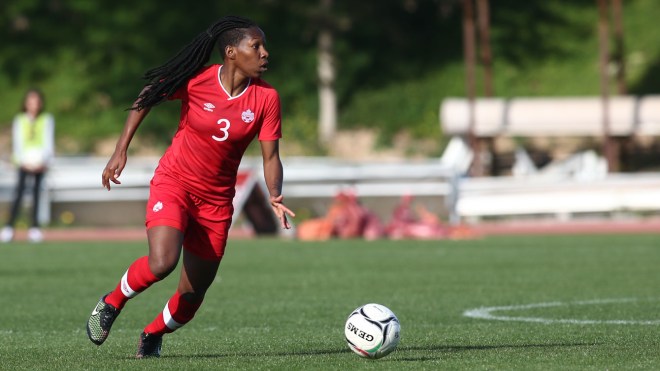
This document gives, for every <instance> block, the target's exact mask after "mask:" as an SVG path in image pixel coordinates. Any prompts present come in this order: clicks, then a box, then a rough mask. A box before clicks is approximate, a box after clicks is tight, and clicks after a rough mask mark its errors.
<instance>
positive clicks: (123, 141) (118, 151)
mask: <svg viewBox="0 0 660 371" xmlns="http://www.w3.org/2000/svg"><path fill="white" fill-rule="evenodd" d="M145 89H147V88H145ZM143 93H144V89H143V90H142V93H140V96H142V94H143ZM138 101H139V98H138V100H136V101H135V103H133V107H137V102H138ZM149 110H150V108H143V109H141V110H137V109H131V110H130V111H129V113H128V117H127V118H126V122H125V123H124V129H123V130H122V132H121V136H120V137H119V139H118V140H117V145H116V146H115V151H114V153H113V154H112V156H111V157H110V160H109V161H108V164H107V165H106V166H105V169H103V174H101V184H103V187H105V188H107V189H108V191H109V190H110V182H112V183H115V184H121V182H120V181H119V179H118V178H119V176H120V175H121V172H122V171H123V170H124V167H125V166H126V160H127V152H128V146H129V144H131V140H132V139H133V136H134V135H135V132H136V131H137V129H138V127H139V126H140V124H141V123H142V120H144V118H145V117H146V116H147V114H148V113H149Z"/></svg>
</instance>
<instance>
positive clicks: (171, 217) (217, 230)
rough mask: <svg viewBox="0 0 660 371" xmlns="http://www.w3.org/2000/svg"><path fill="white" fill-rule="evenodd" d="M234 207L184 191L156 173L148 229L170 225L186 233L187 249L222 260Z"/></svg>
mask: <svg viewBox="0 0 660 371" xmlns="http://www.w3.org/2000/svg"><path fill="white" fill-rule="evenodd" d="M233 212H234V207H233V205H232V203H231V202H229V203H228V204H227V205H215V204H210V203H208V202H206V201H204V200H202V199H200V198H199V197H196V196H195V195H193V194H191V193H189V192H188V191H186V190H184V189H183V188H182V187H181V185H179V184H178V183H177V182H176V181H174V180H173V179H171V178H169V177H167V176H163V175H156V176H154V178H153V179H152V180H151V186H150V188H149V201H147V218H146V223H145V225H146V226H147V229H149V228H151V227H156V226H162V225H165V226H170V227H174V228H176V229H178V230H180V231H181V232H183V234H184V237H183V248H184V249H186V250H188V251H190V252H192V253H193V254H195V255H197V256H199V257H201V258H203V259H208V260H221V259H222V256H223V254H224V252H225V246H226V245H227V236H228V232H229V227H230V226H231V218H232V214H233Z"/></svg>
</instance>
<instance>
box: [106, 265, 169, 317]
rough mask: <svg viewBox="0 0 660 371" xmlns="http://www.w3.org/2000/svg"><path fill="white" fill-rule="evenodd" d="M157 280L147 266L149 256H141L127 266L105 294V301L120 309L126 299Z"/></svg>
mask: <svg viewBox="0 0 660 371" xmlns="http://www.w3.org/2000/svg"><path fill="white" fill-rule="evenodd" d="M158 281H160V279H159V278H158V277H156V276H154V274H153V273H151V269H150V268H149V257H148V256H143V257H141V258H139V259H138V260H136V261H134V262H133V264H131V266H130V267H128V270H126V273H124V276H123V277H122V278H121V280H120V281H119V283H118V284H117V287H115V290H114V291H112V292H111V293H110V294H108V296H106V298H105V302H106V303H108V304H110V305H112V306H113V307H115V308H117V309H122V308H123V307H124V305H125V304H126V302H127V301H128V299H131V298H133V297H135V296H136V295H137V294H139V293H141V292H142V291H144V290H145V289H146V288H147V287H149V286H151V285H153V284H154V283H155V282H158Z"/></svg>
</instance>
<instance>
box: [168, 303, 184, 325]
mask: <svg viewBox="0 0 660 371" xmlns="http://www.w3.org/2000/svg"><path fill="white" fill-rule="evenodd" d="M169 305H170V302H169V301H168V302H167V304H165V309H163V321H164V322H165V326H167V327H168V328H169V329H170V330H176V329H178V328H179V327H181V326H183V323H179V322H177V321H175V320H174V318H172V313H170V308H169Z"/></svg>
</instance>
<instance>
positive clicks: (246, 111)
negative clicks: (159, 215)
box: [156, 64, 282, 204]
mask: <svg viewBox="0 0 660 371" xmlns="http://www.w3.org/2000/svg"><path fill="white" fill-rule="evenodd" d="M220 68H221V66H220V65H217V64H215V65H211V66H207V67H204V68H203V69H202V70H200V72H198V73H197V74H196V75H195V76H193V77H192V78H191V79H190V80H189V81H188V83H187V84H186V85H184V86H183V87H181V88H180V89H179V90H178V91H177V92H176V93H175V94H174V95H173V96H172V97H171V99H181V119H180V121H179V127H178V129H177V132H176V134H175V135H174V138H173V139H172V144H171V145H170V147H169V148H168V149H167V151H166V152H165V154H164V155H163V157H162V158H161V159H160V162H159V164H158V168H157V169H156V174H157V175H158V174H165V175H168V176H170V177H172V178H174V179H175V180H177V181H178V182H179V183H180V184H181V186H182V187H184V189H186V190H187V191H189V192H191V193H192V194H194V195H196V196H198V197H200V198H202V199H204V200H206V201H209V202H212V203H215V204H226V203H231V202H232V199H233V198H234V194H235V189H234V187H235V184H236V174H237V172H238V166H239V164H240V162H241V158H242V157H243V154H244V153H245V150H246V148H247V147H248V145H249V144H250V142H251V141H252V140H253V139H254V138H255V137H256V136H258V138H259V140H277V139H279V138H281V137H282V130H281V112H280V99H279V96H278V94H277V91H275V89H274V88H273V87H272V86H270V85H269V84H268V83H266V82H265V81H263V80H261V79H256V80H251V82H250V83H249V84H248V87H247V88H246V89H245V90H244V91H243V92H242V93H241V94H239V95H238V96H235V97H230V96H229V94H228V93H227V92H226V90H225V89H224V87H223V86H222V84H221V83H220Z"/></svg>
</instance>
